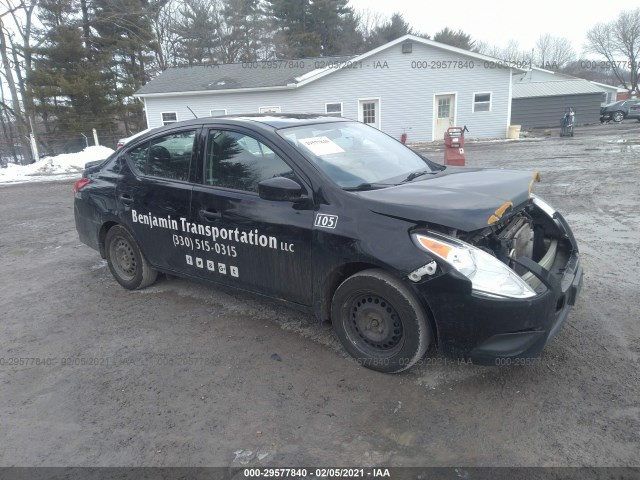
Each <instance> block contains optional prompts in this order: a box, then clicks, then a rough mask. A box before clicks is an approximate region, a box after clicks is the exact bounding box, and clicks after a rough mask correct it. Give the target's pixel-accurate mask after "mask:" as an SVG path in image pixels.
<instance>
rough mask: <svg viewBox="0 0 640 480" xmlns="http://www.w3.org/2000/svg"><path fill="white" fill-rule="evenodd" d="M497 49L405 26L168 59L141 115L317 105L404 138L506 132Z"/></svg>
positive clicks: (154, 118)
mask: <svg viewBox="0 0 640 480" xmlns="http://www.w3.org/2000/svg"><path fill="white" fill-rule="evenodd" d="M522 72H523V70H519V69H515V68H512V67H509V66H506V65H504V64H503V63H501V62H499V61H497V60H496V59H495V58H492V57H488V56H485V55H480V54H477V53H474V52H470V51H466V50H462V49H459V48H456V47H451V46H449V45H444V44H441V43H438V42H434V41H431V40H426V39H424V38H420V37H416V36H412V35H405V36H403V37H401V38H398V39H397V40H394V41H392V42H389V43H387V44H385V45H382V46H381V47H378V48H376V49H374V50H371V51H369V52H366V53H364V54H362V55H357V56H348V57H330V58H327V57H324V58H307V59H299V60H280V61H278V60H275V61H264V62H255V63H237V64H223V65H212V66H193V67H174V68H169V69H167V70H165V71H164V72H162V73H161V74H159V75H158V76H157V77H156V78H154V79H153V80H151V81H150V82H149V83H147V84H146V85H145V86H143V87H142V88H141V89H140V90H139V91H138V92H136V96H137V97H138V98H139V99H140V100H141V101H143V102H144V105H145V112H146V118H147V124H148V126H149V127H157V126H161V125H163V124H167V123H171V122H175V121H179V120H187V119H192V118H194V115H195V116H197V117H205V116H218V115H234V114H246V113H260V112H263V113H275V112H280V113H322V114H330V115H335V116H342V117H347V118H352V119H355V120H359V121H361V122H364V123H367V124H370V125H372V126H374V127H376V128H378V129H380V130H382V131H384V132H386V133H387V134H389V135H391V136H393V137H395V138H398V139H399V138H401V136H402V134H403V133H406V135H407V141H408V142H429V141H432V140H440V139H442V138H443V135H444V131H445V130H446V129H447V128H448V127H450V126H463V125H466V126H467V128H468V129H469V133H468V134H467V135H468V136H469V137H474V138H506V137H507V133H508V127H509V125H510V123H511V122H510V120H511V89H512V75H513V74H514V73H522Z"/></svg>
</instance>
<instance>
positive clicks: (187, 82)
mask: <svg viewBox="0 0 640 480" xmlns="http://www.w3.org/2000/svg"><path fill="white" fill-rule="evenodd" d="M407 41H411V42H416V43H420V44H423V45H427V46H430V47H434V48H438V49H440V50H444V51H447V52H450V53H456V54H458V55H463V56H466V57H469V58H473V59H476V60H480V61H483V62H484V61H489V62H496V61H497V59H496V58H494V57H489V56H487V55H482V54H479V53H475V52H471V51H468V50H463V49H461V48H457V47H452V46H450V45H446V44H444V43H439V42H434V41H433V40H427V39H426V38H422V37H416V36H415V35H404V36H402V37H400V38H397V39H395V40H392V41H391V42H388V43H385V44H384V45H381V46H379V47H377V48H374V49H373V50H369V51H368V52H365V53H363V54H361V55H346V56H341V57H316V58H301V59H297V60H272V61H261V62H254V63H227V64H221V65H211V66H192V67H189V66H184V67H171V68H168V69H166V70H165V71H164V72H162V73H160V74H159V75H158V76H157V77H155V78H154V79H152V80H151V81H150V82H149V83H147V84H146V85H144V86H143V87H142V88H140V89H139V90H138V91H137V92H136V93H135V94H134V95H135V96H136V97H153V96H169V95H171V96H173V95H189V94H195V93H208V94H216V93H233V92H247V91H264V90H282V89H292V88H298V87H301V86H303V85H306V84H307V83H310V82H314V81H316V80H318V79H320V78H323V77H325V76H327V75H330V74H332V73H333V72H336V71H338V70H340V68H336V64H338V65H339V64H341V63H342V64H346V65H348V62H360V61H363V60H366V59H367V58H369V57H371V56H372V55H376V54H378V53H380V52H382V51H384V50H386V49H388V48H391V47H393V46H395V45H398V44H400V43H404V42H407ZM271 67H274V68H271ZM511 69H512V70H514V71H518V72H524V71H525V70H524V69H520V68H516V67H511ZM504 71H505V72H509V71H510V70H508V69H505V70H504Z"/></svg>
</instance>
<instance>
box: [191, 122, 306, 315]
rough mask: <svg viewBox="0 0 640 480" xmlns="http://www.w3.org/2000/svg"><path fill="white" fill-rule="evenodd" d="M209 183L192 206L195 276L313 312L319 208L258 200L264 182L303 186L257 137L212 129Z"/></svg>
mask: <svg viewBox="0 0 640 480" xmlns="http://www.w3.org/2000/svg"><path fill="white" fill-rule="evenodd" d="M274 148H275V147H274ZM203 176H204V180H203V184H201V185H196V186H194V189H193V196H192V201H191V213H190V222H191V223H190V226H189V229H190V232H191V233H192V235H193V239H194V246H195V250H194V252H193V254H192V255H190V256H189V257H187V258H186V262H187V263H189V264H190V265H191V266H192V270H191V271H192V272H193V273H194V274H196V275H198V276H200V277H202V278H206V279H210V280H214V281H216V282H221V283H227V284H229V285H233V286H237V287H240V288H245V289H248V290H253V291H256V292H259V293H263V294H266V295H269V296H274V297H277V298H281V299H285V300H288V301H291V302H295V303H299V304H302V305H311V299H312V290H311V288H312V286H311V280H312V277H311V233H312V227H313V204H312V202H310V201H309V202H304V201H303V202H295V201H270V200H263V199H262V198H260V197H259V196H258V183H259V182H260V181H262V180H266V179H268V178H273V177H287V178H290V179H293V180H295V181H297V182H298V183H299V184H301V185H304V184H303V182H301V181H300V179H299V177H298V176H297V175H296V174H295V173H294V171H293V169H292V168H291V166H290V165H289V164H288V163H287V162H286V161H285V160H284V159H283V156H282V155H279V154H277V153H276V152H275V151H274V149H272V148H270V147H269V146H268V145H267V144H266V143H264V142H263V141H261V140H259V139H257V138H255V137H254V136H253V135H249V134H247V133H243V132H242V131H240V130H238V131H231V130H225V129H222V128H220V129H216V128H212V129H210V130H209V131H208V133H207V145H206V149H205V158H204V175H203ZM303 188H305V190H306V191H307V192H310V189H308V188H306V187H303Z"/></svg>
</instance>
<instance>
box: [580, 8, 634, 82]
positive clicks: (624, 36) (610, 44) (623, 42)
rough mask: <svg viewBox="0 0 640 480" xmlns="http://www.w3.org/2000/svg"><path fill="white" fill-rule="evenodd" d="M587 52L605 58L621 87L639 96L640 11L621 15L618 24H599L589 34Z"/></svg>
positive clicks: (617, 20) (615, 22)
mask: <svg viewBox="0 0 640 480" xmlns="http://www.w3.org/2000/svg"><path fill="white" fill-rule="evenodd" d="M587 51H589V52H592V53H597V54H599V55H601V56H602V57H604V58H605V59H606V62H607V67H610V68H611V70H612V71H613V73H614V75H615V77H616V78H617V80H618V81H619V82H620V84H621V85H622V86H624V88H626V89H627V90H629V91H635V92H638V74H639V71H638V70H639V67H640V66H639V65H638V62H639V61H640V8H636V9H635V10H628V11H624V12H620V15H619V16H618V18H617V19H616V20H614V21H612V22H609V23H599V24H597V25H596V26H594V27H593V28H592V29H591V30H589V32H588V33H587ZM627 73H628V77H627Z"/></svg>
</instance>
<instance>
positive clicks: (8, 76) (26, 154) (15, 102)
mask: <svg viewBox="0 0 640 480" xmlns="http://www.w3.org/2000/svg"><path fill="white" fill-rule="evenodd" d="M7 6H8V8H7V9H6V10H5V11H3V12H2V11H0V61H1V62H2V66H3V70H4V71H3V77H4V80H5V81H6V82H7V86H8V88H9V94H10V96H11V104H12V106H11V107H10V106H9V105H7V104H6V103H5V102H2V104H1V105H0V107H1V108H3V109H4V110H5V111H6V112H9V113H10V114H11V116H13V118H14V119H15V121H16V129H17V131H18V141H19V142H20V146H21V149H22V161H23V162H25V161H26V162H27V163H29V162H31V160H32V157H31V150H30V149H31V145H30V142H29V137H28V136H29V125H28V120H27V117H26V115H25V114H24V109H23V105H21V102H20V99H21V97H20V93H19V83H18V82H16V77H18V81H21V79H22V77H21V75H22V72H21V65H20V63H19V62H17V64H16V57H15V56H13V58H11V59H10V58H9V51H12V52H13V51H15V49H14V48H13V45H12V44H11V43H12V41H11V34H10V32H9V31H8V29H7V28H6V26H5V23H4V19H5V17H7V16H8V15H14V14H15V12H16V11H18V10H20V9H22V8H24V7H25V3H24V1H23V0H22V1H19V2H16V4H13V2H12V1H11V0H7ZM16 71H17V75H16Z"/></svg>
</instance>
